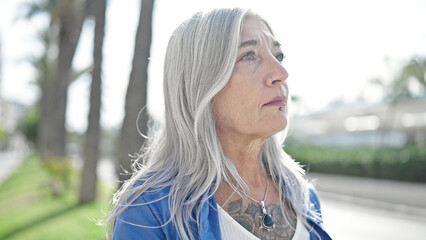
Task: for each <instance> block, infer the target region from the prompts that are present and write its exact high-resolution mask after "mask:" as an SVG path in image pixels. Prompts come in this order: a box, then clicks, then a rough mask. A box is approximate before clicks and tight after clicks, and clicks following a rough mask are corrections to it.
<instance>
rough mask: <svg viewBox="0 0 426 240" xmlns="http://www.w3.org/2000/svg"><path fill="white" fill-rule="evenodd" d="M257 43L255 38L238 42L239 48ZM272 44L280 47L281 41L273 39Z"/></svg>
mask: <svg viewBox="0 0 426 240" xmlns="http://www.w3.org/2000/svg"><path fill="white" fill-rule="evenodd" d="M257 44H258V42H257V40H247V41H244V42H242V43H240V46H239V48H243V47H247V46H256V45H257ZM272 46H274V47H281V43H280V42H278V41H273V42H272Z"/></svg>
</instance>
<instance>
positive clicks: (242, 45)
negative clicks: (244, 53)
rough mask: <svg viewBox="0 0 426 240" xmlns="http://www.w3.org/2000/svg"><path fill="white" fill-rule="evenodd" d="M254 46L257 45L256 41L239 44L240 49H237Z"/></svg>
mask: <svg viewBox="0 0 426 240" xmlns="http://www.w3.org/2000/svg"><path fill="white" fill-rule="evenodd" d="M256 45H257V41H256V40H247V41H244V42H242V43H240V47H239V48H242V47H246V46H256Z"/></svg>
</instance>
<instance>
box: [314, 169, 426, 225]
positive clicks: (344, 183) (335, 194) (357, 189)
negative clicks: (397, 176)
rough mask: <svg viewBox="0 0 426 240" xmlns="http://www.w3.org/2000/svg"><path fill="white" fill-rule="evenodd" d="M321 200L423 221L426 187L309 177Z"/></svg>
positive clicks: (402, 183) (371, 180)
mask: <svg viewBox="0 0 426 240" xmlns="http://www.w3.org/2000/svg"><path fill="white" fill-rule="evenodd" d="M308 177H309V178H310V179H314V182H315V183H314V184H315V185H316V188H317V189H318V191H319V192H320V193H321V196H322V197H324V198H328V199H334V200H338V201H341V202H351V203H356V204H362V205H366V206H370V207H375V208H382V209H387V210H390V211H392V212H400V213H405V214H409V215H418V216H422V217H425V218H426V184H424V183H409V182H399V181H390V180H378V179H371V178H360V177H348V176H338V175H328V174H318V173H315V174H314V173H311V174H309V175H308Z"/></svg>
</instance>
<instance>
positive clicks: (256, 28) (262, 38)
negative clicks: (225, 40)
mask: <svg viewBox="0 0 426 240" xmlns="http://www.w3.org/2000/svg"><path fill="white" fill-rule="evenodd" d="M240 41H241V42H240V47H243V46H246V45H260V44H265V43H267V44H273V46H277V45H278V46H279V45H280V44H279V43H278V42H277V41H276V40H275V37H274V35H273V34H272V33H271V31H270V29H269V27H268V26H267V25H266V24H265V22H264V21H263V20H262V19H260V18H257V17H248V18H246V19H245V20H244V22H243V24H242V29H241V40H240Z"/></svg>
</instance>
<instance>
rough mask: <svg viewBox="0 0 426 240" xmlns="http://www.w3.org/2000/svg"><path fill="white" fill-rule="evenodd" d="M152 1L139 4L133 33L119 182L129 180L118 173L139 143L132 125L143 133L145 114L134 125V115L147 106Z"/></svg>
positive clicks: (127, 162)
mask: <svg viewBox="0 0 426 240" xmlns="http://www.w3.org/2000/svg"><path fill="white" fill-rule="evenodd" d="M153 6H154V0H143V1H142V4H141V11H140V16H139V25H138V29H137V32H136V40H135V51H134V56H133V65H132V72H131V74H130V79H129V85H128V88H127V94H126V105H125V116H124V120H123V125H122V127H121V134H120V139H119V140H120V141H119V146H118V167H117V171H118V174H117V175H118V176H119V180H120V182H122V181H123V180H126V179H128V178H129V175H128V174H127V175H123V173H122V171H121V170H122V169H124V170H126V171H130V158H129V154H134V153H137V152H138V151H139V150H140V148H141V146H142V144H143V142H144V139H143V137H142V136H141V135H140V134H139V133H138V131H137V128H136V124H138V125H139V126H140V127H139V128H140V130H141V132H142V133H144V134H146V133H147V129H148V126H147V123H148V114H147V111H146V110H144V111H143V112H142V114H141V115H140V119H139V121H138V123H136V120H137V117H138V113H139V112H140V111H141V110H142V108H143V107H145V106H146V104H147V81H148V63H149V61H148V60H149V56H150V47H151V38H152V11H153Z"/></svg>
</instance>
